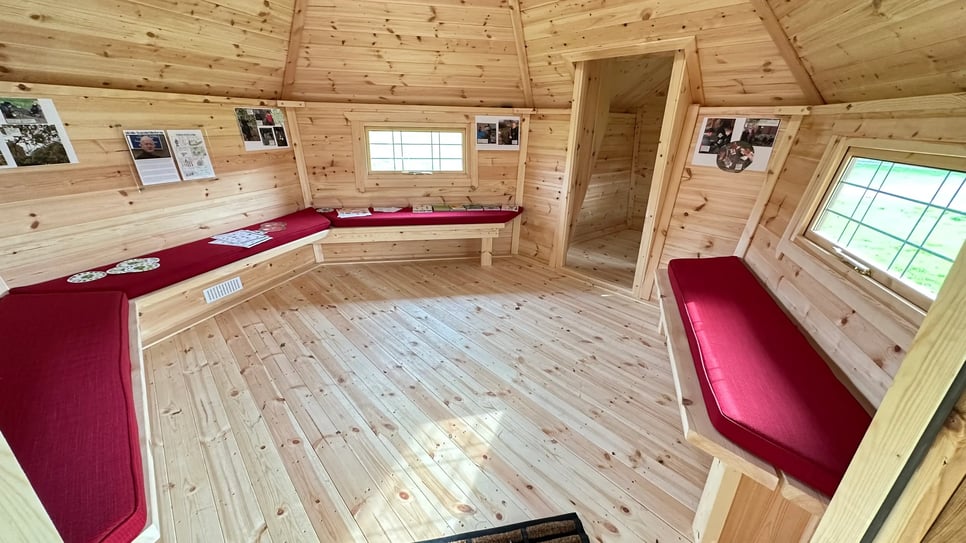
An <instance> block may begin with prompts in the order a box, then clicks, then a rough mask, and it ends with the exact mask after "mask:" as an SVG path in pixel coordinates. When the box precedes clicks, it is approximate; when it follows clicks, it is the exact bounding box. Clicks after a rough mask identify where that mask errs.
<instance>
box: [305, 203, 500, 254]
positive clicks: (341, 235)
mask: <svg viewBox="0 0 966 543" xmlns="http://www.w3.org/2000/svg"><path fill="white" fill-rule="evenodd" d="M480 213H486V212H485V211H481V212H480ZM506 225H507V223H486V224H448V225H413V226H356V227H339V228H333V229H332V230H330V234H329V235H328V236H327V237H326V238H325V239H323V240H322V241H320V242H319V243H320V244H321V245H330V244H335V243H365V242H367V241H390V242H392V241H433V240H443V239H479V240H480V265H481V266H490V265H492V264H493V239H494V238H497V237H499V235H500V231H501V230H503V229H504V228H505V227H506Z"/></svg>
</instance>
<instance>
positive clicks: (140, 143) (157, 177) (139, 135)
mask: <svg viewBox="0 0 966 543" xmlns="http://www.w3.org/2000/svg"><path fill="white" fill-rule="evenodd" d="M124 139H125V140H126V141H127V146H128V148H129V149H130V150H131V156H132V157H134V167H135V168H136V169H137V172H138V177H140V178H141V184H142V185H159V184H162V183H175V182H178V181H181V175H179V174H178V168H177V167H176V166H175V164H174V158H173V157H172V156H171V147H170V146H169V145H168V140H167V138H166V137H165V136H164V130H125V131H124Z"/></svg>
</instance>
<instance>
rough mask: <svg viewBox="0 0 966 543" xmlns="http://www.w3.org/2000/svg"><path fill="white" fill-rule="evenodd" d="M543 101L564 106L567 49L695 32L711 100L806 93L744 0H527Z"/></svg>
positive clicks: (760, 101)
mask: <svg viewBox="0 0 966 543" xmlns="http://www.w3.org/2000/svg"><path fill="white" fill-rule="evenodd" d="M521 4H522V6H521V8H522V14H523V25H524V33H525V35H526V42H527V55H528V60H529V67H530V74H531V79H532V82H533V93H534V101H535V103H536V105H538V106H545V107H567V106H569V104H570V100H571V95H572V93H573V72H572V67H571V65H570V63H569V62H567V60H566V59H565V58H564V57H563V53H566V52H567V51H570V50H574V49H578V48H583V47H587V46H591V45H598V46H599V45H623V44H633V43H640V42H642V41H652V40H660V39H667V38H677V37H685V36H695V37H696V38H697V45H698V55H699V58H700V61H701V74H702V79H703V83H704V92H705V104H706V105H765V104H777V105H794V104H803V103H806V102H807V100H806V98H805V96H804V95H803V93H802V91H801V87H800V86H799V85H797V84H796V83H795V79H794V77H792V74H791V72H790V71H789V69H788V66H787V65H786V64H785V61H784V60H783V59H782V57H781V54H780V53H779V51H778V48H777V47H776V46H775V43H774V42H773V41H772V39H771V37H770V35H769V34H768V32H767V31H766V30H765V28H764V26H763V25H762V23H761V19H760V18H759V17H758V15H757V14H756V13H755V11H754V9H753V8H752V6H751V4H750V3H749V2H748V1H747V0H690V1H680V0H677V1H675V0H562V1H556V2H548V1H546V0H522V1H521Z"/></svg>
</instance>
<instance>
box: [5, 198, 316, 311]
mask: <svg viewBox="0 0 966 543" xmlns="http://www.w3.org/2000/svg"><path fill="white" fill-rule="evenodd" d="M266 222H284V223H285V225H286V227H285V229H284V230H279V231H276V232H268V235H269V236H270V237H271V238H272V239H271V241H266V242H264V243H260V244H258V245H255V246H254V247H250V248H245V247H233V246H230V245H213V244H211V243H209V242H210V241H211V239H210V238H204V239H200V240H198V241H193V242H191V243H185V244H183V245H178V246H176V247H170V248H168V249H162V250H160V251H155V252H152V253H148V254H145V255H141V256H143V257H157V258H160V259H161V267H160V268H158V269H156V270H151V271H148V272H141V273H125V274H119V275H108V276H107V277H105V278H103V279H98V280H96V281H91V282H88V283H68V282H67V277H61V278H58V279H52V280H50V281H45V282H43V283H37V284H34V285H27V286H23V287H17V288H14V289H12V290H11V292H13V293H27V292H86V291H121V292H124V293H125V294H127V296H128V297H129V298H132V299H133V298H137V297H139V296H143V295H145V294H148V293H150V292H154V291H157V290H160V289H162V288H165V287H168V286H171V285H174V284H176V283H179V282H181V281H184V280H187V279H190V278H192V277H195V276H198V275H201V274H203V273H206V272H209V271H212V270H216V269H218V268H220V267H222V266H225V265H228V264H231V263H233V262H236V261H238V260H241V259H244V258H249V257H251V256H254V255H257V254H259V253H264V252H266V251H269V250H271V249H275V248H277V247H281V246H284V245H286V244H289V243H291V242H294V241H301V242H304V243H311V242H312V241H313V239H306V238H307V237H309V236H314V237H317V238H318V239H321V237H322V235H324V232H325V231H327V230H328V229H329V226H330V222H329V220H328V219H326V218H325V217H323V216H321V215H320V214H319V213H317V212H316V211H315V210H314V209H312V208H308V209H303V210H302V211H297V212H295V213H290V214H288V215H284V216H282V217H278V218H276V219H271V220H270V221H260V222H258V223H255V224H252V225H250V226H247V227H245V228H244V229H245V230H258V228H259V226H260V225H262V224H264V223H266ZM216 233H217V232H216ZM320 234H321V235H320ZM111 267H113V264H112V265H107V266H101V267H99V268H94V269H95V270H97V271H107V270H108V269H110V268H111Z"/></svg>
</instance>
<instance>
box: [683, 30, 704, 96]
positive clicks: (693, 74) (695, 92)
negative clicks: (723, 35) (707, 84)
mask: <svg viewBox="0 0 966 543" xmlns="http://www.w3.org/2000/svg"><path fill="white" fill-rule="evenodd" d="M682 50H683V51H684V60H685V61H687V68H688V86H689V88H690V89H691V103H692V104H704V83H703V80H702V78H701V60H700V58H699V57H698V41H697V39H695V37H694V36H691V40H690V41H689V42H688V43H687V44H686V45H685V46H684V48H683V49H682Z"/></svg>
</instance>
